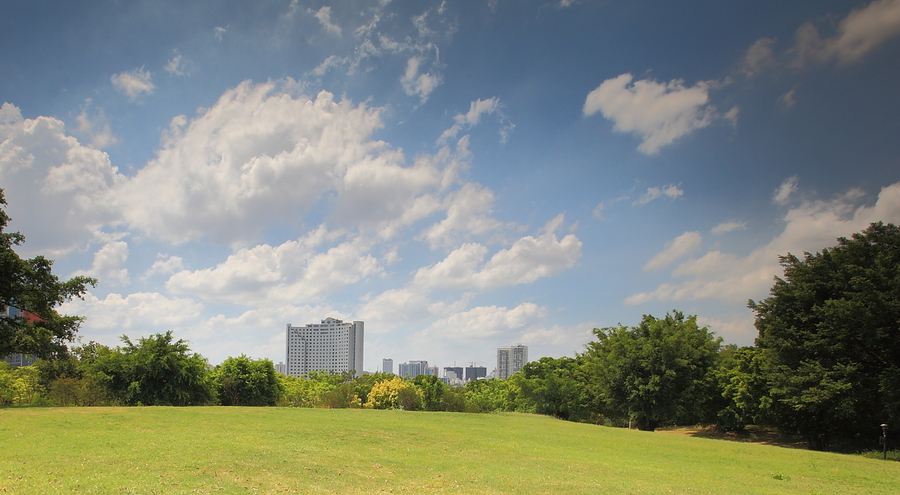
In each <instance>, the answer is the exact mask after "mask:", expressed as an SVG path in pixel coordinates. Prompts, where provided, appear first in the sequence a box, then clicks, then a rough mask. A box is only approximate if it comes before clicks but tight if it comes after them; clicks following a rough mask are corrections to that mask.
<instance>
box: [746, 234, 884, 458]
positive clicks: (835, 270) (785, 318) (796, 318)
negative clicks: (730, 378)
mask: <svg viewBox="0 0 900 495" xmlns="http://www.w3.org/2000/svg"><path fill="white" fill-rule="evenodd" d="M781 265H782V266H783V267H784V277H783V278H776V280H775V285H774V286H773V287H772V289H771V292H770V296H769V297H768V298H766V299H765V300H763V301H760V302H758V303H756V302H754V301H750V303H749V306H750V308H751V309H752V310H753V311H754V312H755V313H756V328H757V330H759V337H758V338H757V341H756V343H757V346H758V347H760V348H761V349H764V350H766V351H767V353H768V356H769V358H770V359H771V363H770V367H769V371H768V374H767V378H768V382H769V387H770V391H769V395H768V397H767V398H766V403H765V404H766V405H768V407H767V411H768V413H769V414H770V416H771V421H773V422H774V423H775V424H776V425H777V426H779V427H780V428H781V429H783V430H785V431H791V432H797V433H800V434H802V435H804V436H805V437H806V439H807V440H808V441H809V444H810V447H811V448H815V449H825V448H828V446H829V442H830V441H831V440H832V439H834V438H841V437H844V438H847V437H851V436H855V435H858V434H866V435H869V434H871V435H873V436H875V435H877V434H878V432H880V428H879V425H880V424H881V423H885V422H887V423H889V424H896V423H897V422H898V421H900V228H898V227H897V226H895V225H891V224H887V225H885V224H883V223H880V222H879V223H873V224H871V225H870V226H869V227H868V228H867V229H866V230H864V231H863V232H862V233H858V234H854V235H853V236H852V237H851V238H850V239H846V238H840V239H838V245H837V246H835V247H832V248H825V249H823V250H822V251H821V252H818V253H813V254H810V253H805V256H804V257H803V259H800V258H798V257H797V256H794V255H792V254H788V255H787V256H783V257H781Z"/></svg>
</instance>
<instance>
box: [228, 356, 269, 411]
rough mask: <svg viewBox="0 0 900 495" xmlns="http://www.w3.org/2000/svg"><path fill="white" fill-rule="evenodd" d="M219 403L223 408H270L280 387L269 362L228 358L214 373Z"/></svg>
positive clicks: (247, 358) (266, 360) (241, 357)
mask: <svg viewBox="0 0 900 495" xmlns="http://www.w3.org/2000/svg"><path fill="white" fill-rule="evenodd" d="M216 381H217V382H218V385H219V402H221V403H222V405H223V406H274V405H275V403H276V402H277V401H278V399H279V397H280V396H281V394H282V393H283V392H284V387H283V386H282V385H281V381H280V380H278V377H277V375H276V374H275V365H274V364H272V361H271V360H269V359H260V360H256V361H254V360H252V359H250V358H249V357H247V356H245V355H243V354H241V355H240V356H238V357H229V358H228V359H226V360H225V361H223V362H222V364H220V365H219V366H218V368H217V369H216Z"/></svg>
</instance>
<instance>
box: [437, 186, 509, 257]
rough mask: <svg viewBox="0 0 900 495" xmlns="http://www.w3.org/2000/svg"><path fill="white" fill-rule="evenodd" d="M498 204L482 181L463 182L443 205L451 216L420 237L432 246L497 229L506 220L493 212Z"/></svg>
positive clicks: (448, 245) (456, 243)
mask: <svg viewBox="0 0 900 495" xmlns="http://www.w3.org/2000/svg"><path fill="white" fill-rule="evenodd" d="M493 204H494V193H493V192H492V191H491V190H490V189H488V188H486V187H483V186H481V185H478V184H475V183H471V182H470V183H468V184H465V185H463V187H462V188H460V189H459V190H458V191H456V192H454V193H453V194H451V195H450V196H448V197H447V198H446V199H445V200H444V204H443V205H442V209H444V210H446V211H447V216H446V218H444V219H443V220H441V221H440V222H439V223H436V224H434V225H432V226H431V227H428V228H427V229H425V230H424V231H423V232H422V234H421V235H420V238H422V239H425V240H427V241H428V244H429V245H430V246H431V249H437V248H438V247H445V248H446V247H450V246H454V245H459V243H460V242H461V240H465V239H468V238H470V237H471V236H473V235H479V234H484V233H488V232H492V231H496V230H498V229H500V228H502V227H503V224H502V223H501V222H499V221H497V220H495V219H493V218H491V217H490V216H489V215H490V213H491V208H492V207H493Z"/></svg>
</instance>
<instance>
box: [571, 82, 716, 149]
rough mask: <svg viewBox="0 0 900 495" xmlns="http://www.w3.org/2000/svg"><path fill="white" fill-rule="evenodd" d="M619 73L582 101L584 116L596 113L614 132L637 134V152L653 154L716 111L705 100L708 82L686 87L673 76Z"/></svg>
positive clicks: (705, 122)
mask: <svg viewBox="0 0 900 495" xmlns="http://www.w3.org/2000/svg"><path fill="white" fill-rule="evenodd" d="M633 79H634V76H633V75H631V74H622V75H620V76H618V77H615V78H613V79H607V80H606V81H603V83H602V84H600V86H597V88H596V89H594V90H593V91H591V92H590V93H589V94H588V96H587V99H586V100H585V102H584V108H583V111H584V115H585V116H591V115H594V114H596V113H597V112H600V113H602V114H603V116H604V117H606V118H607V119H609V120H612V121H613V123H614V126H613V129H614V130H616V131H618V132H628V133H634V134H637V135H639V136H640V137H641V139H642V142H641V144H640V146H638V151H640V152H642V153H645V154H648V155H655V154H657V153H659V149H660V148H662V147H663V146H666V145H668V144H671V143H673V142H674V141H675V140H676V139H678V138H680V137H683V136H686V135H688V134H690V133H691V132H693V131H694V130H696V129H700V128H703V127H706V126H708V125H709V124H711V123H712V122H713V121H714V120H715V119H716V118H718V114H717V113H716V107H715V106H713V105H711V104H710V103H709V89H710V87H711V83H709V82H702V81H701V82H698V83H697V84H695V85H694V86H691V87H687V86H685V85H684V81H682V80H678V79H674V80H672V81H669V82H657V81H654V80H652V79H641V80H638V81H634V82H632V81H633Z"/></svg>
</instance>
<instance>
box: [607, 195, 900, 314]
mask: <svg viewBox="0 0 900 495" xmlns="http://www.w3.org/2000/svg"><path fill="white" fill-rule="evenodd" d="M863 196H864V194H863V193H862V192H861V191H859V190H857V189H851V190H849V191H847V192H846V193H844V194H842V195H839V196H837V197H835V198H833V199H831V200H828V201H823V200H818V201H804V202H802V203H801V204H800V205H799V206H797V207H794V208H791V209H790V210H788V212H787V213H786V214H785V215H784V218H783V220H784V223H785V226H784V230H783V231H782V232H781V233H780V234H779V235H777V236H776V237H775V238H774V239H772V240H771V241H770V242H769V243H767V244H765V245H763V246H760V247H758V248H757V249H755V250H753V251H752V252H751V253H750V254H748V255H747V256H738V255H735V254H730V253H723V252H721V251H709V252H707V253H706V254H704V255H703V256H701V257H700V258H695V259H690V260H688V261H685V262H684V263H682V264H681V265H679V266H678V267H676V268H675V270H673V271H672V275H673V276H674V277H687V278H688V280H686V281H684V282H680V283H665V284H662V285H660V286H659V287H657V288H656V289H654V290H652V291H649V292H641V293H637V294H633V295H631V296H629V297H628V298H627V299H626V300H625V302H626V303H627V304H642V303H645V302H648V301H653V300H656V301H693V300H701V299H716V300H720V301H724V302H727V303H742V302H744V301H746V300H747V299H750V298H755V299H758V298H762V297H765V295H766V294H767V292H768V290H769V288H771V286H772V283H773V277H775V276H780V275H781V274H782V270H781V266H780V265H779V263H778V257H779V256H783V255H786V254H787V253H789V252H790V253H794V254H797V255H802V253H804V252H815V251H821V250H822V249H823V248H825V247H830V246H834V245H835V244H836V242H837V241H836V239H837V238H838V237H848V236H850V235H851V234H853V233H854V232H860V231H862V230H864V229H865V228H866V227H868V225H869V224H870V223H872V222H877V221H884V222H891V223H898V222H900V182H898V183H895V184H893V185H890V186H887V187H885V188H883V189H882V190H881V192H880V194H879V195H878V200H877V201H876V203H875V204H874V205H872V206H868V205H865V204H860V202H861V200H862V199H863Z"/></svg>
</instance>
